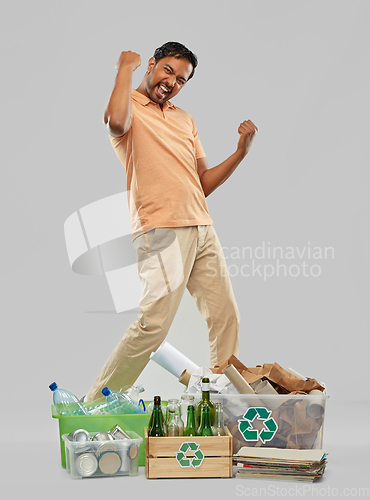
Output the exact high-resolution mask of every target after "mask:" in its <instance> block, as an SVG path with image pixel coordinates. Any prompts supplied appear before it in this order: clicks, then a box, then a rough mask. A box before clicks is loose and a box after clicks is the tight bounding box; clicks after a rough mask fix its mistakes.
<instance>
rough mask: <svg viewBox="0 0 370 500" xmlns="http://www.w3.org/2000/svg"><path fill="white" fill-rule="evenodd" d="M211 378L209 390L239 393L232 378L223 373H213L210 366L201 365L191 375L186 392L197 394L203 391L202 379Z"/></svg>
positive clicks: (219, 392)
mask: <svg viewBox="0 0 370 500" xmlns="http://www.w3.org/2000/svg"><path fill="white" fill-rule="evenodd" d="M203 377H208V378H209V384H210V385H209V390H210V393H213V394H239V392H238V391H237V389H235V387H234V386H233V384H232V383H231V382H230V380H229V379H228V378H227V377H226V375H224V374H223V373H221V374H218V373H213V371H212V370H211V369H210V368H207V367H205V366H201V367H200V368H198V369H197V370H195V371H194V373H193V374H192V375H191V377H190V380H189V384H188V387H187V389H186V391H185V393H188V394H196V393H200V392H202V379H203Z"/></svg>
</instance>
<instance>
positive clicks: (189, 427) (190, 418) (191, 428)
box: [184, 405, 198, 436]
mask: <svg viewBox="0 0 370 500" xmlns="http://www.w3.org/2000/svg"><path fill="white" fill-rule="evenodd" d="M197 435H198V433H197V427H196V425H195V408H194V405H189V406H188V412H187V418H186V427H185V430H184V436H197Z"/></svg>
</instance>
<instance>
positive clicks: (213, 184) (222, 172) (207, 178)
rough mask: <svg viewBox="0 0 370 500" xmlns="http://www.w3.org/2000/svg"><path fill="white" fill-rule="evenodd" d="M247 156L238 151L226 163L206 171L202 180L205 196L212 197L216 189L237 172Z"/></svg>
mask: <svg viewBox="0 0 370 500" xmlns="http://www.w3.org/2000/svg"><path fill="white" fill-rule="evenodd" d="M245 156H246V154H245V153H244V152H243V151H241V150H239V149H237V150H236V151H235V153H233V154H232V155H231V156H229V158H227V159H226V160H225V161H223V162H222V163H220V164H219V165H217V166H216V167H213V168H209V169H208V170H206V171H205V172H204V173H203V175H202V177H201V179H200V182H201V184H202V188H203V191H204V194H205V196H208V195H210V194H211V193H212V192H213V191H214V190H215V189H217V188H218V187H219V186H221V184H223V183H224V182H225V181H226V180H227V179H228V178H229V177H230V175H231V174H232V173H233V172H234V171H235V169H236V167H237V166H238V165H239V163H240V162H241V161H242V160H243V158H245Z"/></svg>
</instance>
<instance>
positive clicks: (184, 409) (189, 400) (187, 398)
mask: <svg viewBox="0 0 370 500" xmlns="http://www.w3.org/2000/svg"><path fill="white" fill-rule="evenodd" d="M189 405H193V406H194V409H195V400H194V396H193V395H192V394H183V395H182V396H181V402H180V408H181V420H182V421H183V422H184V428H185V427H186V425H187V416H188V406H189Z"/></svg>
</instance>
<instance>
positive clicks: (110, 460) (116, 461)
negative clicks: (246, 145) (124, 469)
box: [99, 451, 122, 475]
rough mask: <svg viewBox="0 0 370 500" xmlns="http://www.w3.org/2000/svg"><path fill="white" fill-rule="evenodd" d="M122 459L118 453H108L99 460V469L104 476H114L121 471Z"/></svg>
mask: <svg viewBox="0 0 370 500" xmlns="http://www.w3.org/2000/svg"><path fill="white" fill-rule="evenodd" d="M121 464H122V462H121V458H120V456H119V455H118V453H114V452H113V451H108V452H106V453H103V454H102V455H101V457H100V458H99V469H100V470H101V471H102V473H103V474H107V475H112V474H115V473H116V472H118V471H119V469H120V467H121Z"/></svg>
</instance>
